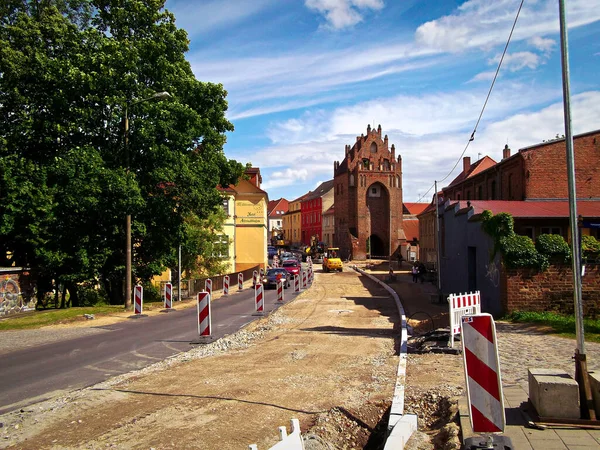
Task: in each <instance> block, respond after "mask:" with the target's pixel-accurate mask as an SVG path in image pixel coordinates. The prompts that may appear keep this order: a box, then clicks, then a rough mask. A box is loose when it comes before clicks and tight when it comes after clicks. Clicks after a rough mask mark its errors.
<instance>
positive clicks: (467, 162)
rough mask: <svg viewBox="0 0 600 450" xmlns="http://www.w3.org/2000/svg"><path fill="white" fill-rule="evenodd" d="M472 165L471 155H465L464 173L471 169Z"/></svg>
mask: <svg viewBox="0 0 600 450" xmlns="http://www.w3.org/2000/svg"><path fill="white" fill-rule="evenodd" d="M470 167H471V157H470V156H465V157H464V158H463V173H464V174H466V173H467V172H468V171H469V168H470Z"/></svg>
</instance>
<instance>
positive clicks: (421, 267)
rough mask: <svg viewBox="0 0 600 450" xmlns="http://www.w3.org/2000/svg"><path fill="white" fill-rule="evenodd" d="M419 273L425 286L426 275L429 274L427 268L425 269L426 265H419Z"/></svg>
mask: <svg viewBox="0 0 600 450" xmlns="http://www.w3.org/2000/svg"><path fill="white" fill-rule="evenodd" d="M417 273H418V277H419V278H420V279H421V284H423V282H424V281H425V274H426V273H427V268H426V267H425V264H423V263H421V264H419V267H418V270H417Z"/></svg>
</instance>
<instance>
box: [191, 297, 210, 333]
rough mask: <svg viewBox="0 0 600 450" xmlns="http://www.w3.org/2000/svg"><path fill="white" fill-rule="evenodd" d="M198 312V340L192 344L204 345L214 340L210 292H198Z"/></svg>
mask: <svg viewBox="0 0 600 450" xmlns="http://www.w3.org/2000/svg"><path fill="white" fill-rule="evenodd" d="M196 312H197V317H198V340H196V341H193V342H192V344H204V343H206V342H209V341H211V340H212V339H213V336H212V322H211V313H210V293H209V292H206V291H202V292H198V301H197V303H196Z"/></svg>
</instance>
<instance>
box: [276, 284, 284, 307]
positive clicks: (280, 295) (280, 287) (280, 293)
mask: <svg viewBox="0 0 600 450" xmlns="http://www.w3.org/2000/svg"><path fill="white" fill-rule="evenodd" d="M283 282H284V280H279V281H278V282H277V301H278V302H279V303H283Z"/></svg>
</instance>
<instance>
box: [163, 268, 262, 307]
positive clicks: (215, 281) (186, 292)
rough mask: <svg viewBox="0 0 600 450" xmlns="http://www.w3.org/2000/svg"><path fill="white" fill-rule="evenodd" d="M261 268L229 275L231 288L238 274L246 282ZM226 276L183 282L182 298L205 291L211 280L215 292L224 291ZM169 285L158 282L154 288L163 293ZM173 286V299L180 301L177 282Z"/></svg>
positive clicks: (235, 282) (235, 283)
mask: <svg viewBox="0 0 600 450" xmlns="http://www.w3.org/2000/svg"><path fill="white" fill-rule="evenodd" d="M259 269H260V266H255V267H251V268H250V269H246V270H243V271H241V272H234V273H229V274H227V275H229V279H230V280H231V282H230V283H231V284H230V289H231V286H236V285H237V281H238V273H241V274H242V275H243V276H244V281H248V280H251V279H252V272H254V271H255V270H256V271H257V272H258V271H259ZM224 277H225V275H215V276H212V277H204V278H194V279H189V280H181V298H182V299H185V298H190V297H194V296H195V295H196V294H198V292H201V291H203V290H204V283H205V281H206V280H207V279H208V278H210V279H211V280H212V288H213V291H218V290H222V289H223V278H224ZM167 283H169V282H168V281H158V282H155V283H154V286H155V287H157V288H158V289H159V290H160V293H161V295H162V293H163V292H164V290H165V284H167ZM171 283H172V285H173V299H179V291H178V286H177V280H175V281H173V282H171Z"/></svg>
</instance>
